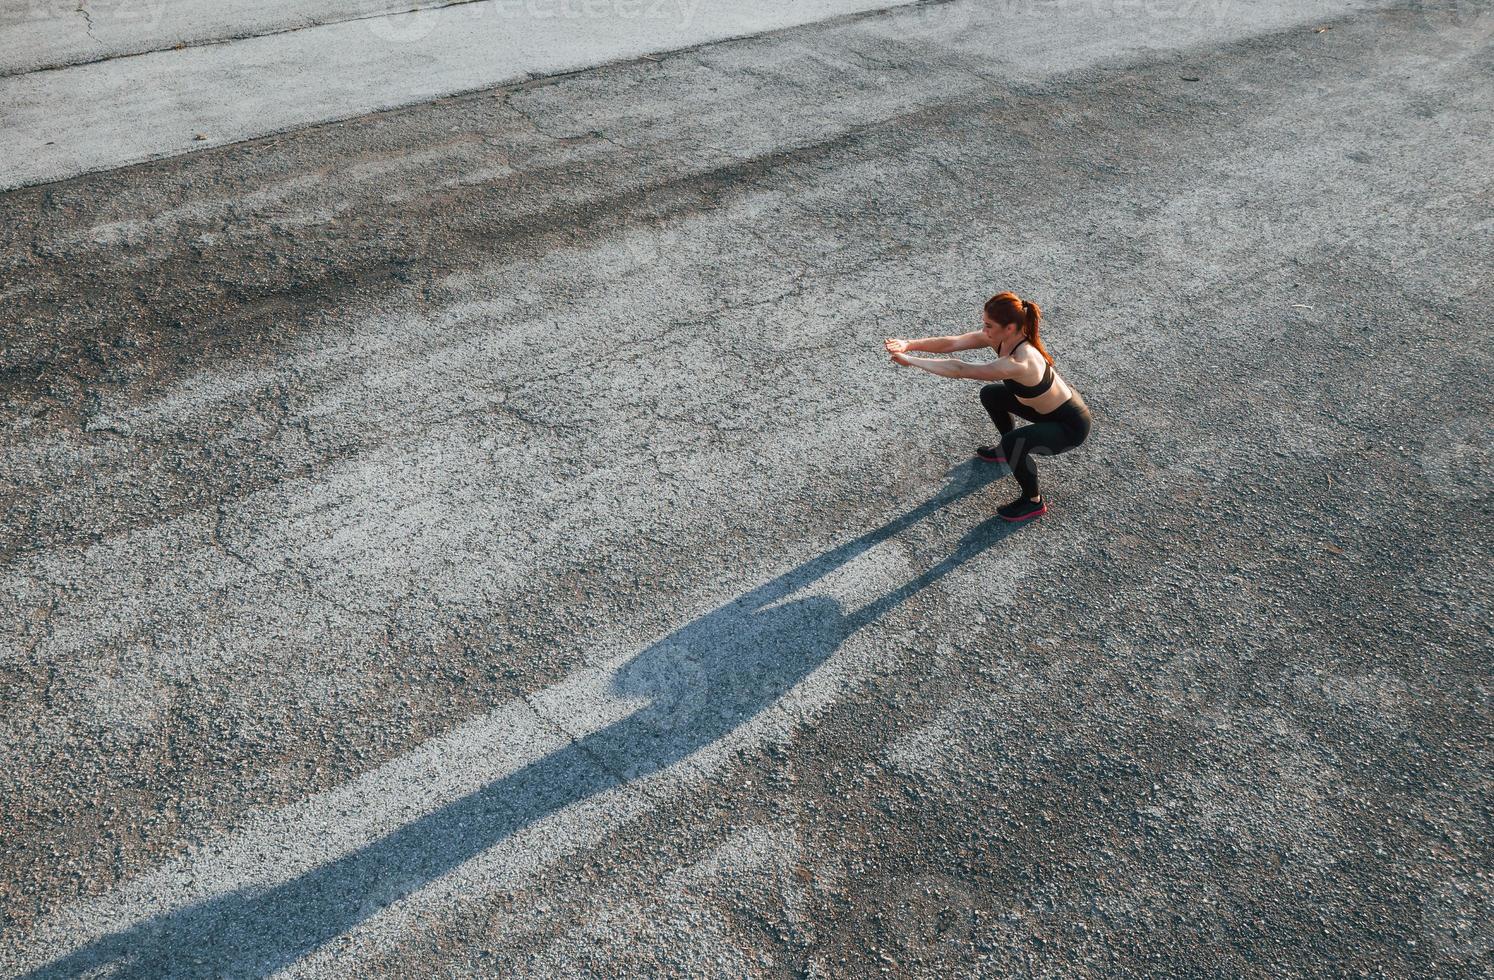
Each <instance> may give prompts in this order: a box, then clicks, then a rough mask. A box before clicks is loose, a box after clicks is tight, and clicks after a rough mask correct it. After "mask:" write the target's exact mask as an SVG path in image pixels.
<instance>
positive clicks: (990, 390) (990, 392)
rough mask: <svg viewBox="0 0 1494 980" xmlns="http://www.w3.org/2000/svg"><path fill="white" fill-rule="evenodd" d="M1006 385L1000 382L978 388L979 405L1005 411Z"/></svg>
mask: <svg viewBox="0 0 1494 980" xmlns="http://www.w3.org/2000/svg"><path fill="white" fill-rule="evenodd" d="M1005 400H1006V385H1004V384H1002V383H1001V382H999V381H998V382H996V383H995V384H988V385H981V386H980V403H981V404H982V405H984V406H986V408H988V409H992V408H995V409H1003V410H1004V409H1005V408H1006V405H1005V404H1003V402H1004V401H1005Z"/></svg>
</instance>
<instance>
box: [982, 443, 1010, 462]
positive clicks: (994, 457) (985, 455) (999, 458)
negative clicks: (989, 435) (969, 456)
mask: <svg viewBox="0 0 1494 980" xmlns="http://www.w3.org/2000/svg"><path fill="white" fill-rule="evenodd" d="M975 455H976V456H977V457H979V458H980V459H983V460H985V461H986V462H987V463H1005V462H1006V453H1004V452H1002V451H1001V445H1000V443H998V444H996V445H994V446H976V447H975Z"/></svg>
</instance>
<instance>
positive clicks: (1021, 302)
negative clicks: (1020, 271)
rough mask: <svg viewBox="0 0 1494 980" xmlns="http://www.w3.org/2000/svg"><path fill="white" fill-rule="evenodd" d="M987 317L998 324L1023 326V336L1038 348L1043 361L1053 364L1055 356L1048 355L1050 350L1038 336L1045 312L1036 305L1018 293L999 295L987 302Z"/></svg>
mask: <svg viewBox="0 0 1494 980" xmlns="http://www.w3.org/2000/svg"><path fill="white" fill-rule="evenodd" d="M986 315H987V316H989V317H990V318H991V319H992V320H994V321H995V322H997V323H1017V324H1021V326H1022V336H1024V337H1026V338H1027V342H1028V343H1029V344H1031V345H1032V346H1034V347H1036V348H1037V351H1038V353H1039V354H1041V355H1043V360H1045V361H1047V362H1048V363H1049V364H1050V365H1051V364H1052V363H1053V355H1052V354H1049V353H1048V348H1046V347H1044V346H1043V340H1042V337H1040V336H1039V335H1038V329H1039V327H1040V326H1041V325H1042V322H1043V311H1042V310H1041V309H1039V308H1038V305H1037V304H1036V303H1034V302H1032V301H1031V300H1027V299H1022V298H1021V297H1019V296H1018V295H1017V294H1016V293H1012V292H1005V293H998V294H996V295H995V296H992V297H991V298H990V299H988V300H986Z"/></svg>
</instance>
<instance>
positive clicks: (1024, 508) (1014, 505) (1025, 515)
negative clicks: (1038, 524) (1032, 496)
mask: <svg viewBox="0 0 1494 980" xmlns="http://www.w3.org/2000/svg"><path fill="white" fill-rule="evenodd" d="M996 513H997V514H1000V515H1001V519H1002V520H1003V521H1029V520H1032V518H1034V517H1042V516H1043V515H1044V514H1046V513H1048V498H1047V497H1042V496H1039V497H1038V499H1037V503H1033V502H1032V501H1031V500H1028V499H1027V498H1026V497H1018V498H1017V499H1016V500H1013V501H1012V502H1011V503H1009V504H1005V505H1003V506H1001V507H998V508H996Z"/></svg>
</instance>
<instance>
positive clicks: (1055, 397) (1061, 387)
mask: <svg viewBox="0 0 1494 980" xmlns="http://www.w3.org/2000/svg"><path fill="white" fill-rule="evenodd" d="M1042 364H1043V362H1042V361H1038V362H1036V364H1035V365H1034V366H1033V368H1032V375H1033V376H1032V377H1031V378H1013V379H1012V380H1013V381H1015V382H1016V383H1017V384H1022V385H1029V386H1030V385H1035V384H1037V383H1038V382H1039V381H1041V380H1042V379H1043V371H1042ZM1073 394H1074V389H1073V388H1070V387H1069V384H1068V382H1067V381H1065V380H1064V379H1063V378H1061V377H1060V376H1059V375H1058V372H1057V371H1055V372H1054V373H1053V385H1052V386H1051V387H1050V388H1049V389H1048V390H1047V391H1045V392H1043V393H1042V394H1041V395H1038V396H1037V397H1036V398H1023V397H1022V396H1021V395H1018V396H1017V401H1019V402H1021V403H1022V404H1023V405H1026V406H1027V407H1028V408H1031V409H1032V410H1033V411H1035V412H1038V413H1040V414H1042V415H1047V414H1048V413H1049V412H1052V411H1054V410H1055V409H1057V408H1058V406H1060V405H1062V404H1063V403H1064V402H1066V401H1068V400H1069V398H1070V396H1072V395H1073Z"/></svg>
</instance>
